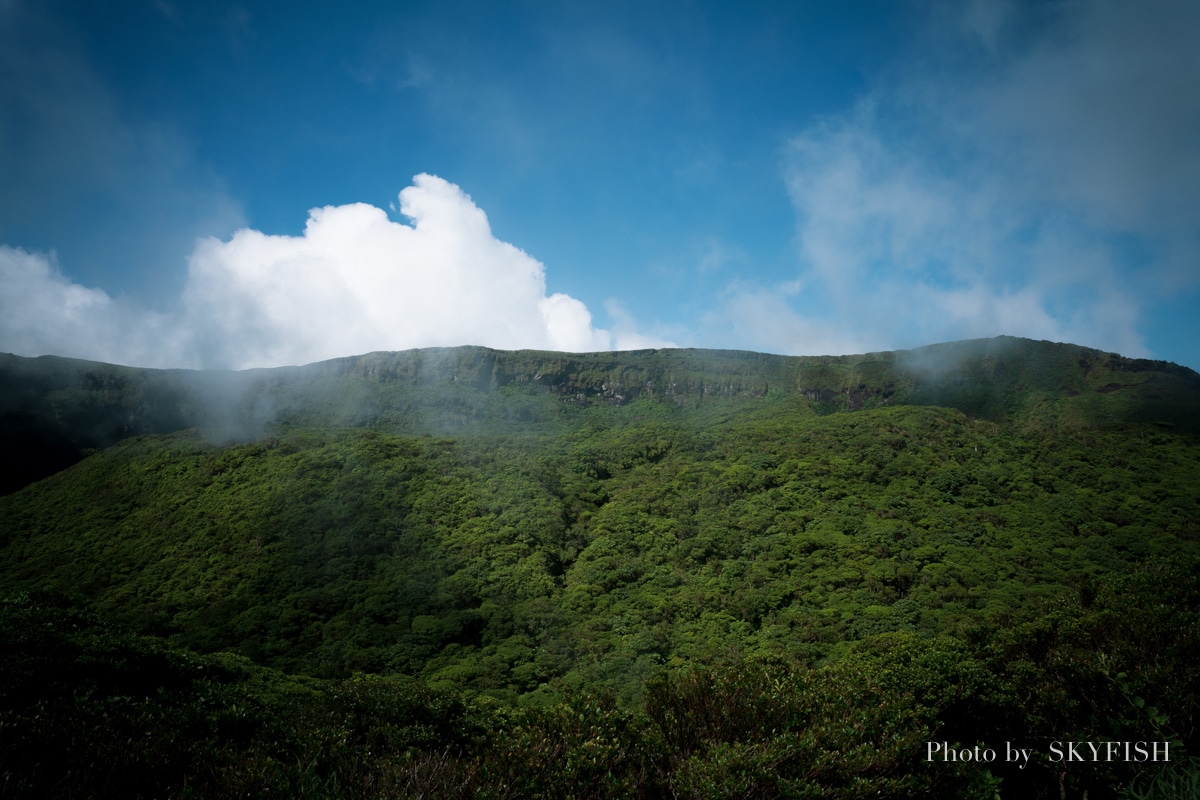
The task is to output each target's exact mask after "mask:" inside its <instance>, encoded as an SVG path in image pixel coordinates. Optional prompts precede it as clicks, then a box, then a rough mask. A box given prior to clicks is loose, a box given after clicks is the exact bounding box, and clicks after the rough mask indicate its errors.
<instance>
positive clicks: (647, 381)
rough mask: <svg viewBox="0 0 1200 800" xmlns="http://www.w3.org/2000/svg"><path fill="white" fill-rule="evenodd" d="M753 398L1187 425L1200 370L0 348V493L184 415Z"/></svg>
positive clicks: (1006, 350)
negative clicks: (301, 360) (241, 361)
mask: <svg viewBox="0 0 1200 800" xmlns="http://www.w3.org/2000/svg"><path fill="white" fill-rule="evenodd" d="M763 402H800V403H804V404H807V406H808V407H809V408H810V409H811V410H812V412H813V413H816V414H827V413H835V412H846V411H859V410H863V409H869V408H876V407H880V406H885V405H920V406H945V407H949V408H955V409H957V410H959V411H962V412H963V413H965V414H967V415H968V416H972V417H978V418H983V419H993V420H997V421H998V420H1010V421H1015V422H1017V423H1018V424H1023V425H1028V426H1034V427H1048V428H1054V427H1059V426H1064V425H1065V426H1069V427H1097V426H1108V425H1113V424H1124V423H1160V424H1163V425H1167V426H1170V427H1172V428H1174V429H1175V430H1179V431H1185V432H1195V431H1197V430H1198V429H1200V421H1198V419H1200V415H1197V414H1196V413H1195V410H1196V408H1198V407H1200V374H1197V373H1196V372H1194V371H1192V370H1190V369H1188V368H1186V367H1182V366H1179V365H1176V364H1172V363H1170V362H1164V361H1152V360H1147V359H1131V358H1126V357H1124V356H1120V355H1118V354H1115V353H1105V352H1103V351H1100V350H1095V349H1092V348H1086V347H1082V346H1079V345H1072V344H1062V343H1053V342H1046V341H1034V340H1029V339H1020V338H1016V337H996V338H991V339H971V340H963V341H959V342H947V343H940V344H933V345H927V346H925V347H920V348H914V349H912V350H898V351H883V352H875V353H864V354H858V355H846V356H782V355H773V354H767V353H757V352H753V351H742V350H708V349H697V348H678V349H650V350H636V351H620V352H598V353H558V352H552V351H538V350H494V349H491V348H486V347H480V346H472V345H467V346H461V347H441V348H418V349H412V350H404V351H376V352H372V353H366V354H362V355H357V356H347V357H342V358H336V359H329V360H326V361H320V362H314V363H312V364H307V365H303V366H285V367H271V368H258V369H251V370H243V371H229V370H187V369H152V368H141V367H125V366H119V365H112V364H105V363H102V362H92V361H86V360H81V359H70V358H64V357H60V356H39V357H35V358H26V357H22V356H15V355H11V354H0V446H3V447H4V448H5V449H6V450H7V451H8V452H10V453H13V454H14V455H15V456H17V457H16V458H14V459H10V466H7V467H5V471H4V473H3V474H2V475H0V493H8V492H11V491H14V490H15V489H17V488H20V487H21V486H24V485H27V484H28V483H30V482H32V481H34V480H38V479H40V478H42V477H45V476H47V475H50V474H53V473H54V472H56V471H58V470H60V469H63V468H65V467H66V466H69V465H70V464H72V463H75V462H76V461H78V460H79V459H80V458H81V457H82V456H83V455H86V454H87V453H88V452H91V451H93V450H97V449H103V448H105V447H108V446H111V445H112V444H115V443H116V442H118V441H121V440H122V439H124V438H127V437H128V436H134V435H140V434H164V433H173V432H176V431H180V430H186V429H191V428H196V429H200V430H203V431H206V432H207V435H209V436H210V437H212V438H214V439H216V440H218V441H247V440H253V439H256V438H261V437H262V436H264V435H269V434H270V433H271V432H272V431H273V430H277V429H278V428H280V427H286V426H289V425H302V426H306V427H314V426H315V427H371V428H377V429H381V430H387V431H392V432H406V433H465V432H470V431H472V430H479V429H495V428H497V427H502V426H509V427H512V426H527V425H538V424H542V425H548V424H567V420H568V418H570V417H571V415H572V414H573V413H574V412H575V411H576V410H578V409H584V408H587V407H590V406H596V405H605V406H612V407H618V408H619V407H623V406H629V405H631V404H635V403H643V404H645V403H652V404H653V403H657V404H665V405H667V406H676V407H681V408H683V407H701V406H711V405H712V404H714V403H716V404H720V403H737V404H746V403H750V404H756V403H763ZM12 462H17V463H18V466H12Z"/></svg>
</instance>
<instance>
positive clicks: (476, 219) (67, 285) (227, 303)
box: [0, 175, 669, 368]
mask: <svg viewBox="0 0 1200 800" xmlns="http://www.w3.org/2000/svg"><path fill="white" fill-rule="evenodd" d="M400 210H401V213H403V214H404V215H405V216H407V217H408V218H410V219H411V220H412V225H405V224H402V223H399V222H395V221H392V220H389V219H388V216H387V214H386V212H384V211H383V210H382V209H379V208H375V207H373V206H370V205H365V204H354V205H345V206H330V207H325V208H318V209H313V210H312V211H311V212H310V214H309V219H308V224H307V226H306V227H305V230H304V233H303V235H301V236H270V235H267V234H264V233H262V232H259V231H256V230H250V229H243V230H240V231H238V232H237V233H236V234H234V235H233V237H232V238H230V239H229V240H227V241H223V240H218V239H213V238H209V239H204V240H202V241H200V242H199V243H198V244H197V246H196V249H195V251H194V252H193V253H192V256H191V258H190V260H189V269H188V279H187V286H186V289H185V290H184V293H183V298H182V303H181V309H180V311H178V312H177V313H173V314H169V315H168V314H159V313H152V312H148V311H145V310H141V309H137V308H133V307H131V306H129V305H127V304H120V303H117V302H115V301H114V300H113V299H112V298H110V297H109V296H108V295H107V294H105V293H104V292H102V291H100V290H98V289H88V288H85V287H82V286H79V285H77V284H75V283H72V282H71V281H69V280H68V279H66V278H65V277H63V275H62V274H61V272H60V271H59V270H58V269H57V267H56V265H55V264H54V262H53V258H52V257H46V256H42V255H36V254H31V253H27V252H25V251H22V250H16V249H13V248H0V274H2V275H3V278H4V281H3V284H2V285H0V320H3V321H2V322H0V347H3V348H4V349H8V350H12V351H14V352H17V353H19V354H24V355H37V354H42V353H56V354H60V355H71V356H77V357H84V358H97V359H102V360H107V361H116V362H120V363H132V364H139V365H147V366H150V365H153V366H205V367H232V368H244V367H258V366H273V365H279V364H298V363H306V362H311V361H317V360H321V359H326V358H333V357H337V356H345V355H352V354H356V353H363V352H367V351H372V350H400V349H406V348H411V347H425V346H450V345H460V344H482V345H487V346H491V347H497V348H510V349H516V348H540V349H549V350H565V351H592V350H606V349H609V348H610V347H612V346H614V344H615V345H616V346H617V347H621V348H629V347H646V346H662V345H665V344H669V343H666V342H662V341H661V340H657V339H654V338H652V337H645V336H642V335H640V334H638V333H637V331H636V328H635V326H634V325H633V322H632V320H631V319H629V318H628V315H625V314H618V315H617V317H618V322H619V325H618V331H617V334H616V336H615V337H614V336H613V335H611V334H610V333H609V332H608V331H606V330H603V329H599V328H596V327H594V326H593V325H592V318H591V313H590V312H589V310H588V308H587V307H586V306H585V305H584V304H583V303H581V302H580V301H579V300H576V299H575V298H573V297H570V296H568V295H565V294H547V290H546V280H545V269H544V267H543V265H542V264H541V263H540V262H538V261H537V260H536V259H534V258H533V257H532V256H530V255H529V254H527V253H525V252H523V251H522V250H520V249H518V248H516V247H514V246H513V245H511V244H508V243H506V242H502V241H499V240H498V239H496V238H495V237H494V236H493V235H492V231H491V228H490V226H489V225H488V220H487V216H486V215H485V214H484V212H483V211H482V210H481V209H479V208H478V207H477V206H476V205H475V204H474V203H473V202H472V201H471V198H470V197H469V196H467V195H466V194H465V193H464V192H462V190H461V189H459V187H457V186H455V185H454V184H451V183H448V182H447V181H445V180H442V179H441V178H438V177H435V176H432V175H419V176H417V177H416V179H415V181H414V184H413V185H412V186H410V187H408V188H406V189H405V190H404V191H403V192H401V193H400Z"/></svg>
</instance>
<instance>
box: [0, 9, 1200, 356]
mask: <svg viewBox="0 0 1200 800" xmlns="http://www.w3.org/2000/svg"><path fill="white" fill-rule="evenodd" d="M1198 39H1200V6H1198V5H1197V4H1196V3H1194V2H1190V0H1188V1H1184V0H1149V1H1148V2H1141V3H1136V4H1134V3H1118V2H1110V1H1109V0H1092V1H1090V2H1079V3H1074V2H1064V3H1053V2H1038V3H1027V4H1023V3H1015V2H1000V1H996V2H991V1H989V0H964V2H892V3H870V2H859V3H824V2H822V3H816V2H812V3H805V2H778V3H774V2H763V3H739V4H732V3H703V2H678V3H653V2H637V3H621V2H613V3H595V2H586V3H582V2H581V3H572V2H562V1H561V0H560V1H557V2H510V3H506V2H490V3H483V2H458V3H456V2H436V3H403V2H402V3H394V4H383V3H358V2H353V0H347V1H346V2H341V3H305V2H295V1H293V2H286V3H284V2H279V3H273V2H272V3H268V2H261V3H260V2H245V3H240V4H238V3H221V2H206V3H204V4H198V3H184V2H181V1H179V0H144V1H143V0H121V1H120V2H115V1H106V0H89V1H88V2H63V1H61V0H41V1H39V2H33V1H32V0H0V351H6V352H16V353H19V354H22V355H38V354H43V353H56V354H61V355H69V356H76V357H83V358H97V359H102V360H107V361H114V362H118V363H127V364H136V365H144V366H192V367H195V366H206V367H235V368H237V367H249V366H268V365H275V364H286V363H306V362H310V361H315V360H319V359H322V358H329V357H335V356H341V355H351V354H354V353H360V352H367V351H371V350H384V349H388V350H391V349H404V348H408V347H420V346H433V345H455V344H483V345H488V346H492V347H504V348H509V347H536V348H543V349H562V350H576V351H582V350H599V349H610V348H618V349H629V348H640V347H660V346H682V347H719V348H738V349H749V350H761V351H768V352H775V353H786V354H801V355H817V354H839V353H854V352H866V351H875V350H888V349H898V348H908V347H914V346H919V345H922V344H928V343H933V342H938V341H948V340H954V339H963V338H974V337H979V336H994V335H999V334H1010V335H1016V336H1028V337H1032V338H1038V339H1051V340H1056V341H1071V342H1075V343H1078V344H1083V345H1087V346H1091V347H1097V348H1101V349H1104V350H1111V351H1116V352H1120V353H1123V354H1125V355H1130V356H1140V357H1151V358H1160V359H1166V360H1170V361H1175V362H1177V363H1182V364H1185V365H1187V366H1190V367H1192V368H1200V321H1198V320H1200V313H1197V312H1200V260H1198V258H1200V54H1198V51H1200V48H1196V47H1195V46H1194V43H1195V42H1196V41H1197V40H1198Z"/></svg>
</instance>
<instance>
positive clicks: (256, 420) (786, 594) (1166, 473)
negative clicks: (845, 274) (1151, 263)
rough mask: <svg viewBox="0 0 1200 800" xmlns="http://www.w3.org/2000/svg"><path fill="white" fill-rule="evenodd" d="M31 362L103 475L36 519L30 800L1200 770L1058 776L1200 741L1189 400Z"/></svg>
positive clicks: (1075, 387) (11, 533)
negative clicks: (1091, 751) (935, 751)
mask: <svg viewBox="0 0 1200 800" xmlns="http://www.w3.org/2000/svg"><path fill="white" fill-rule="evenodd" d="M5 364H6V366H5V369H8V370H10V371H13V370H15V372H14V373H13V374H16V373H19V372H21V370H24V371H25V372H24V373H22V374H24V375H26V377H30V384H29V385H30V386H31V387H32V388H30V389H28V391H23V392H15V393H14V394H13V395H12V396H11V397H7V398H6V400H5V402H7V403H8V406H6V407H5V408H7V409H8V411H5V412H4V413H9V411H11V414H10V415H9V416H8V417H6V419H8V420H9V421H10V422H12V426H11V427H12V430H18V429H20V430H24V431H25V433H24V434H22V435H25V436H26V437H27V438H29V442H30V443H32V444H30V447H35V445H36V444H37V442H39V441H44V442H47V443H48V444H47V447H48V448H49V449H48V451H47V453H48V455H47V456H46V458H47V459H48V460H47V461H46V464H50V463H51V462H52V461H54V459H55V458H58V456H57V455H55V453H58V454H59V455H62V454H63V453H68V452H72V448H77V447H79V446H84V443H86V442H89V441H91V442H93V444H92V445H90V446H96V447H103V448H104V449H101V450H99V451H98V452H95V453H93V454H91V455H90V456H89V457H87V458H85V459H83V460H82V461H80V462H79V463H77V464H75V465H74V466H72V467H70V468H69V469H66V470H63V471H60V472H58V473H56V474H54V475H51V476H50V477H47V478H45V479H43V480H40V481H37V482H35V483H32V484H31V485H28V486H26V487H25V488H23V489H20V490H19V491H16V492H13V493H12V494H9V495H8V496H6V497H0V586H2V587H3V588H4V590H5V591H7V592H26V593H27V595H25V596H19V595H18V596H16V597H14V598H13V599H11V600H10V601H8V602H7V603H6V604H5V605H4V609H3V613H4V618H3V622H2V624H3V626H4V628H3V632H4V636H5V637H6V639H5V642H4V643H3V644H2V645H0V646H2V647H3V652H5V653H6V654H7V653H16V654H18V655H17V656H15V657H11V658H9V657H6V658H5V661H4V664H3V676H2V680H3V684H2V685H3V698H4V700H3V704H2V707H0V714H3V717H2V718H0V721H3V725H0V736H4V737H8V738H6V739H4V741H3V742H0V745H3V749H4V752H5V756H4V758H5V759H6V760H5V761H4V765H3V769H4V771H5V775H7V776H10V777H9V778H8V783H6V784H5V786H8V787H10V788H8V789H3V790H0V794H2V793H4V792H7V793H8V794H10V795H13V796H42V795H48V796H54V795H56V794H57V795H58V796H64V797H65V796H87V795H97V796H103V795H122V796H139V795H140V796H147V797H148V796H162V795H171V796H192V795H194V796H204V797H210V796H217V797H220V796H235V795H237V796H245V795H246V794H261V793H263V792H266V791H270V793H272V794H281V795H285V796H314V797H315V796H337V797H409V796H413V797H417V796H426V797H431V796H436V797H498V798H499V797H564V798H566V797H674V798H682V797H694V798H715V797H747V798H759V797H842V798H852V797H874V796H890V797H923V796H940V797H963V798H976V797H978V798H989V800H990V799H991V798H992V797H994V796H995V793H996V791H997V787H1000V789H1001V790H1002V791H1003V793H1004V796H1006V797H1008V796H1037V794H1038V792H1042V793H1047V792H1048V793H1050V794H1051V795H1053V796H1057V794H1058V792H1059V788H1060V786H1061V787H1062V788H1063V789H1064V790H1066V791H1068V793H1069V794H1070V795H1071V796H1077V795H1079V794H1081V793H1082V792H1083V791H1085V790H1086V791H1087V792H1088V793H1089V794H1088V796H1089V797H1091V798H1093V800H1095V799H1096V798H1102V797H1114V796H1116V794H1117V792H1118V791H1119V790H1120V788H1121V787H1127V792H1126V794H1127V796H1139V795H1137V794H1136V793H1137V792H1144V793H1150V794H1151V795H1152V794H1153V793H1154V792H1158V793H1160V794H1161V793H1162V792H1163V791H1166V789H1165V788H1164V787H1168V786H1176V787H1177V786H1182V785H1185V784H1186V781H1188V780H1189V779H1190V778H1189V775H1191V774H1192V773H1189V772H1188V771H1187V768H1185V767H1183V766H1176V767H1172V768H1171V769H1169V770H1167V771H1161V770H1160V769H1159V766H1161V765H1145V764H1133V765H1127V764H1101V765H1093V764H1086V765H1080V764H1071V765H1068V768H1067V769H1063V768H1062V765H1061V764H1057V765H1056V764H1054V763H1052V762H1050V761H1049V760H1048V759H1047V758H1046V753H1047V748H1048V746H1049V744H1050V743H1051V742H1053V741H1067V740H1074V741H1102V740H1110V739H1111V740H1120V741H1126V740H1136V741H1148V740H1154V741H1171V742H1173V745H1172V746H1173V747H1177V751H1172V752H1173V753H1174V752H1178V753H1180V754H1181V757H1182V754H1184V753H1188V754H1191V753H1194V752H1195V748H1196V747H1197V746H1198V744H1200V743H1198V742H1196V740H1195V737H1196V734H1195V731H1196V719H1197V711H1198V709H1197V702H1200V701H1198V699H1197V698H1198V697H1200V668H1198V667H1197V666H1196V665H1197V664H1200V637H1198V636H1197V631H1198V630H1200V622H1198V621H1197V617H1196V613H1197V606H1198V603H1200V588H1198V587H1197V578H1196V575H1197V574H1198V572H1200V570H1198V569H1197V567H1198V566H1200V560H1198V559H1200V542H1198V541H1197V534H1198V533H1200V447H1198V446H1197V444H1198V443H1197V441H1196V440H1195V438H1194V436H1193V434H1192V433H1189V432H1187V431H1188V430H1190V429H1191V428H1190V427H1189V426H1192V425H1194V420H1195V419H1197V418H1200V417H1197V416H1196V415H1195V413H1194V411H1195V409H1196V407H1197V404H1196V398H1195V397H1194V396H1193V395H1194V386H1193V384H1194V383H1195V376H1194V374H1193V373H1190V372H1188V371H1186V370H1182V369H1180V368H1174V367H1172V366H1171V365H1164V364H1159V363H1154V362H1136V361H1129V360H1126V359H1121V358H1119V357H1117V356H1109V355H1107V354H1100V353H1095V352H1094V351H1088V350H1084V349H1082V348H1073V347H1070V346H1065V345H1050V344H1048V343H1033V342H1022V341H1019V340H989V341H981V342H968V343H958V344H956V345H948V346H940V347H935V348H926V349H923V350H920V351H911V352H909V353H904V354H886V353H885V354H873V355H868V356H854V357H845V358H823V359H786V358H781V357H775V356H763V355H757V354H747V353H714V352H705V351H647V352H645V353H638V354H592V355H584V356H567V355H562V354H550V353H498V352H495V351H489V350H484V349H481V348H461V349H455V350H429V351H412V352H410V353H403V354H386V353H380V354H370V355H367V356H362V357H359V358H353V359H341V360H338V361H334V362H326V363H323V364H318V365H312V366H310V367H305V368H289V369H286V370H261V371H253V372H248V373H237V374H234V373H227V374H224V375H223V376H221V377H220V380H219V381H218V383H219V384H220V386H222V387H223V388H220V390H219V391H218V389H216V388H213V387H214V386H217V385H218V384H214V383H212V382H206V381H208V379H207V378H204V377H203V376H201V375H200V374H198V373H178V374H176V373H171V374H170V375H168V374H166V373H160V372H156V371H125V370H122V369H121V368H115V367H103V366H98V365H87V364H84V363H83V362H72V363H71V364H67V365H66V367H64V365H63V364H62V363H59V362H58V361H55V360H42V359H37V360H28V359H17V360H15V361H13V362H12V363H8V362H5ZM14 365H15V366H14ZM68 367H69V368H68ZM6 374H7V373H6ZM64 375H69V376H73V377H71V380H72V381H75V383H74V384H72V385H69V386H68V385H63V381H62V377H63V376H64ZM208 377H209V378H211V377H212V376H208ZM55 381H58V383H55ZM188 381H193V383H190V384H189V383H188ZM222 382H223V383H222ZM47 386H51V387H52V391H48V392H43V390H44V389H46V387H47ZM38 387H41V388H38ZM181 387H183V388H181ZM187 387H190V389H187V391H184V388H187ZM171 392H176V394H171ZM205 392H208V394H204V393H205ZM0 396H3V395H2V393H0ZM47 398H48V399H47ZM43 399H45V402H48V403H50V406H49V408H50V409H51V410H52V412H53V413H44V412H45V409H44V408H43V409H42V410H41V411H39V410H38V409H39V408H40V406H39V405H38V404H39V403H42V402H43ZM934 404H937V405H934ZM943 405H944V406H950V407H941V406H943ZM22 414H23V415H25V416H20V415H22ZM72 414H74V415H75V416H74V417H72V416H71V415H72ZM13 415H16V416H13ZM172 415H174V416H172ZM85 418H86V419H94V420H96V421H97V424H100V422H102V421H104V420H107V422H104V424H105V425H107V424H109V423H111V422H113V420H114V419H117V420H118V421H119V420H124V421H125V422H122V425H124V424H125V423H126V422H127V423H128V430H125V429H124V427H122V428H121V429H120V431H119V432H116V433H114V432H113V431H115V430H117V429H114V428H111V427H110V428H105V430H107V431H108V433H103V432H101V433H103V435H101V433H95V431H93V432H92V433H89V434H87V435H86V436H85V435H83V434H80V433H79V431H81V430H83V428H82V427H81V424H80V423H79V421H80V420H82V419H85ZM52 419H64V420H74V421H73V422H70V424H69V425H67V426H66V427H59V428H56V427H54V425H55V424H57V423H54V424H52V423H51V422H48V421H47V420H52ZM1189 420H1190V422H1189ZM182 422H187V423H188V424H189V425H196V426H198V427H200V428H205V429H206V430H204V431H197V430H185V431H179V432H175V433H171V434H169V435H163V434H164V433H165V431H167V430H173V429H174V428H173V427H172V426H175V425H177V424H181V423H182ZM1167 422H1174V423H1175V424H1174V426H1171V425H1166V424H1163V423H1167ZM25 423H28V425H26V424H25ZM156 426H162V427H161V428H160V427H156ZM96 430H99V428H96ZM10 432H11V431H10ZM148 433H154V434H155V435H133V434H148ZM43 435H44V438H43ZM88 436H92V437H93V438H92V439H88V438H87V437H88ZM56 437H57V438H56ZM72 437H74V438H72ZM80 437H82V438H80ZM96 437H99V438H96ZM105 437H107V438H105ZM118 440H119V441H118ZM114 442H116V443H115V444H113V443H114ZM110 444H112V445H113V446H108V445H110ZM55 448H58V449H55ZM75 452H77V451H75ZM18 460H19V458H18ZM57 463H58V462H56V461H54V464H55V465H56V464H57ZM47 468H48V469H50V468H53V466H51V467H47ZM18 471H19V470H18ZM30 597H32V598H34V599H32V600H31V599H29V598H30ZM47 598H58V599H57V600H50V599H47ZM99 620H104V622H103V623H101V622H100V621H99ZM929 741H938V742H941V741H945V742H947V743H949V744H951V745H953V746H955V747H961V748H972V747H975V746H976V745H979V746H981V747H989V746H990V747H993V748H1002V747H1003V746H1004V743H1005V742H1011V743H1012V744H1013V746H1020V747H1024V748H1029V749H1031V750H1032V751H1034V752H1036V753H1038V754H1040V755H1039V756H1038V757H1037V758H1035V760H1034V762H1032V763H1031V765H1030V766H1029V767H1028V768H1027V769H1025V770H1018V769H1016V768H1015V767H1013V766H1011V765H1006V764H1003V763H1000V764H991V765H979V764H975V763H969V762H951V763H944V762H939V761H933V762H930V761H928V760H926V758H925V756H926V750H925V748H926V743H927V742H929ZM43 752H45V753H52V754H54V755H53V756H52V757H50V756H39V755H37V754H38V753H43ZM147 765H151V766H150V767H147ZM1160 772H1161V774H1159V773H1160Z"/></svg>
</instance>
